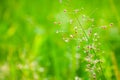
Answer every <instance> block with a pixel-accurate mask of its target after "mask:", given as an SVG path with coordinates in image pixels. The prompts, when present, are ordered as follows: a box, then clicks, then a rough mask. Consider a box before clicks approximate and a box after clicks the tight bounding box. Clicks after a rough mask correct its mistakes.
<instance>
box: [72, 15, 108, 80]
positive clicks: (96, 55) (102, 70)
mask: <svg viewBox="0 0 120 80" xmlns="http://www.w3.org/2000/svg"><path fill="white" fill-rule="evenodd" d="M74 16H75V17H76V20H77V22H78V24H79V26H80V27H81V29H82V31H83V33H84V34H85V37H86V38H87V40H88V42H89V37H88V36H87V34H86V32H85V30H84V28H83V26H82V24H81V23H80V21H79V19H78V17H77V16H76V15H75V14H74ZM93 52H94V54H95V57H96V58H98V59H99V57H98V56H97V55H96V52H95V50H94V49H93ZM99 66H100V68H101V71H102V75H103V77H104V79H105V80H106V78H105V76H104V74H103V69H102V66H101V63H100V62H99Z"/></svg>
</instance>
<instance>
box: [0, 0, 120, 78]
mask: <svg viewBox="0 0 120 80" xmlns="http://www.w3.org/2000/svg"><path fill="white" fill-rule="evenodd" d="M70 2H71V3H70V5H72V7H73V8H75V9H79V8H81V7H83V8H84V9H85V13H86V14H88V15H90V14H92V15H91V17H93V18H95V21H96V24H97V25H101V24H103V25H108V24H109V23H113V26H112V27H111V28H110V29H107V30H106V31H105V32H103V34H102V37H103V40H104V43H105V44H103V45H105V47H104V49H105V50H106V51H107V54H106V57H105V58H106V60H107V62H106V66H107V67H105V69H106V73H105V75H106V77H107V80H119V79H120V1H119V0H70ZM66 4H69V3H67V0H0V80H74V76H75V75H78V76H79V74H82V73H81V72H80V71H73V70H71V68H70V63H71V61H70V57H71V56H70V55H67V53H66V52H67V45H66V43H64V42H63V40H62V39H61V36H60V35H58V34H56V33H55V32H56V29H57V28H56V26H55V25H54V21H55V19H56V16H57V15H59V14H60V13H61V12H62V11H63V10H64V9H66V8H67V7H69V6H66ZM66 56H67V57H66ZM83 76H84V77H87V76H86V75H85V74H84V73H83ZM83 80H84V79H83ZM85 80H89V79H85Z"/></svg>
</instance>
